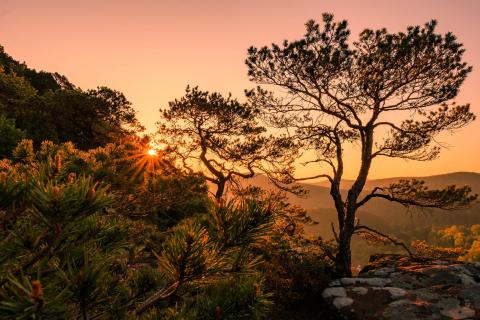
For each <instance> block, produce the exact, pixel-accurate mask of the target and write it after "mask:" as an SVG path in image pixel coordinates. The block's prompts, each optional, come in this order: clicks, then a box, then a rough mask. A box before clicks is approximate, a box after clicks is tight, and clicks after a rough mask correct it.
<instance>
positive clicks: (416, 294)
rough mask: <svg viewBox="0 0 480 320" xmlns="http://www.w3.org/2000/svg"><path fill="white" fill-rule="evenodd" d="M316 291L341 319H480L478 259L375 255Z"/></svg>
mask: <svg viewBox="0 0 480 320" xmlns="http://www.w3.org/2000/svg"><path fill="white" fill-rule="evenodd" d="M322 295H323V298H324V299H325V300H326V301H327V302H328V303H330V304H332V305H333V306H334V307H335V308H336V309H338V310H339V312H340V313H341V315H342V316H343V317H344V318H345V319H362V320H363V319H367V320H369V319H372V320H373V319H375V320H381V319H395V320H415V319H440V320H444V319H445V320H447V319H480V263H463V262H460V261H446V260H423V259H422V260H420V259H419V260H417V259H410V258H407V257H404V256H400V255H375V256H372V257H371V258H370V263H369V264H368V265H367V266H366V267H365V268H364V269H363V270H362V271H361V272H360V273H359V275H358V277H355V278H341V279H338V280H335V281H332V282H331V283H330V284H329V287H328V288H326V289H325V290H324V291H323V294H322Z"/></svg>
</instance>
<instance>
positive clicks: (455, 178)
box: [310, 171, 480, 192]
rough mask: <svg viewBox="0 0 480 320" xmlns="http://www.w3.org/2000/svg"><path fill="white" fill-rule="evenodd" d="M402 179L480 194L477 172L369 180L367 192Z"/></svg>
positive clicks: (346, 184)
mask: <svg viewBox="0 0 480 320" xmlns="http://www.w3.org/2000/svg"><path fill="white" fill-rule="evenodd" d="M401 179H418V180H424V181H425V183H426V184H427V185H428V187H429V188H432V189H438V188H443V187H446V186H447V185H457V186H465V185H469V186H470V187H472V190H473V191H474V192H480V173H477V172H465V171H460V172H452V173H445V174H438V175H433V176H426V177H393V178H383V179H372V180H368V181H367V183H366V185H365V190H372V189H373V188H374V187H377V186H387V185H389V184H391V183H395V182H398V181H399V180H401ZM353 182H354V180H343V181H342V184H341V188H342V189H347V188H350V187H351V186H352V184H353ZM310 184H311V185H315V186H321V187H329V183H328V181H321V182H317V183H310Z"/></svg>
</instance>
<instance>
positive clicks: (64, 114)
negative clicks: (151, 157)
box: [0, 46, 143, 149]
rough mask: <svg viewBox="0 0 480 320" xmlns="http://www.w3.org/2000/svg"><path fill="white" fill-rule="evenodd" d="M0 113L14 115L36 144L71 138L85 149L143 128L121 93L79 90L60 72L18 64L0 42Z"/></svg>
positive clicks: (100, 88) (101, 88)
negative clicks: (39, 70)
mask: <svg viewBox="0 0 480 320" xmlns="http://www.w3.org/2000/svg"><path fill="white" fill-rule="evenodd" d="M0 114H3V115H5V116H6V117H7V118H9V119H14V120H15V122H16V126H17V127H18V128H19V129H21V130H23V131H25V134H26V136H27V137H28V138H29V139H32V140H33V141H34V143H35V145H36V146H38V145H40V144H41V142H42V141H44V140H51V141H54V142H57V143H59V142H66V141H72V142H73V143H75V145H77V146H78V147H79V148H82V149H89V148H94V147H98V146H101V145H104V144H106V143H109V142H114V141H119V139H124V138H126V137H128V136H130V135H132V134H134V132H136V131H139V130H142V129H143V127H142V126H141V125H140V124H139V122H138V120H137V119H136V113H135V110H134V109H133V108H132V105H131V103H130V102H129V101H128V100H127V99H126V98H125V96H124V95H123V94H122V93H120V92H118V91H115V90H112V89H109V88H107V87H99V88H97V89H94V90H88V91H82V90H81V89H79V88H76V87H75V86H74V85H73V84H71V83H70V82H69V81H68V80H67V79H66V78H65V77H64V76H62V75H59V74H57V73H48V72H43V71H41V72H37V71H35V70H32V69H29V68H28V67H27V66H26V65H25V64H20V63H19V62H17V61H15V60H14V59H13V58H11V57H10V56H8V55H7V54H6V53H5V52H4V50H3V47H1V46H0Z"/></svg>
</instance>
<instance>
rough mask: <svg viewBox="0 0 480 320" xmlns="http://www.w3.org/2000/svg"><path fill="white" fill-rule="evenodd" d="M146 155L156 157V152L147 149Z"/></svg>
mask: <svg viewBox="0 0 480 320" xmlns="http://www.w3.org/2000/svg"><path fill="white" fill-rule="evenodd" d="M147 153H148V155H149V156H152V157H155V156H156V155H157V150H155V149H148V151H147Z"/></svg>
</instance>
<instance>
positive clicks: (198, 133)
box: [158, 87, 293, 199]
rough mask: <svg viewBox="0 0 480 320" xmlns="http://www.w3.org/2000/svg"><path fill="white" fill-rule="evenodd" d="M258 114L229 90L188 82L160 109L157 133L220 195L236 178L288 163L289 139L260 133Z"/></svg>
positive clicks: (283, 167) (184, 164)
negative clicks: (223, 92) (206, 88)
mask: <svg viewBox="0 0 480 320" xmlns="http://www.w3.org/2000/svg"><path fill="white" fill-rule="evenodd" d="M258 115H259V110H258V109H257V108H255V107H253V106H252V105H249V104H243V103H240V102H238V101H237V100H236V99H233V98H232V97H231V96H228V97H223V96H222V95H221V94H219V93H216V92H214V93H209V92H208V91H201V90H199V89H198V88H197V87H195V88H189V87H187V89H186V93H185V96H183V97H182V98H180V99H179V100H175V101H173V102H170V104H169V108H168V109H167V110H165V111H163V114H162V120H161V121H160V122H159V123H158V126H159V130H158V133H159V135H160V140H161V142H163V143H166V144H167V145H168V146H169V147H170V148H169V151H170V152H173V153H175V154H176V155H177V156H178V157H179V158H180V159H181V161H182V163H183V166H184V167H185V168H188V169H190V170H192V171H193V170H195V169H202V170H203V172H204V174H205V178H206V179H207V181H209V182H211V183H213V184H215V185H216V187H217V190H216V193H215V197H216V198H217V199H219V198H221V197H222V195H223V194H224V192H225V188H226V187H227V185H228V184H229V183H231V182H234V181H235V179H238V178H252V177H253V176H254V175H255V174H256V173H260V172H262V173H268V174H270V173H272V172H280V171H282V170H283V171H285V170H290V169H291V166H290V164H291V162H292V156H291V151H289V150H293V149H292V148H291V142H289V141H288V140H287V139H283V138H278V139H277V138H273V137H272V136H267V135H265V131H266V129H265V127H263V126H261V125H260V123H259V121H258ZM196 166H197V167H196ZM285 168H286V169H285Z"/></svg>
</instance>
